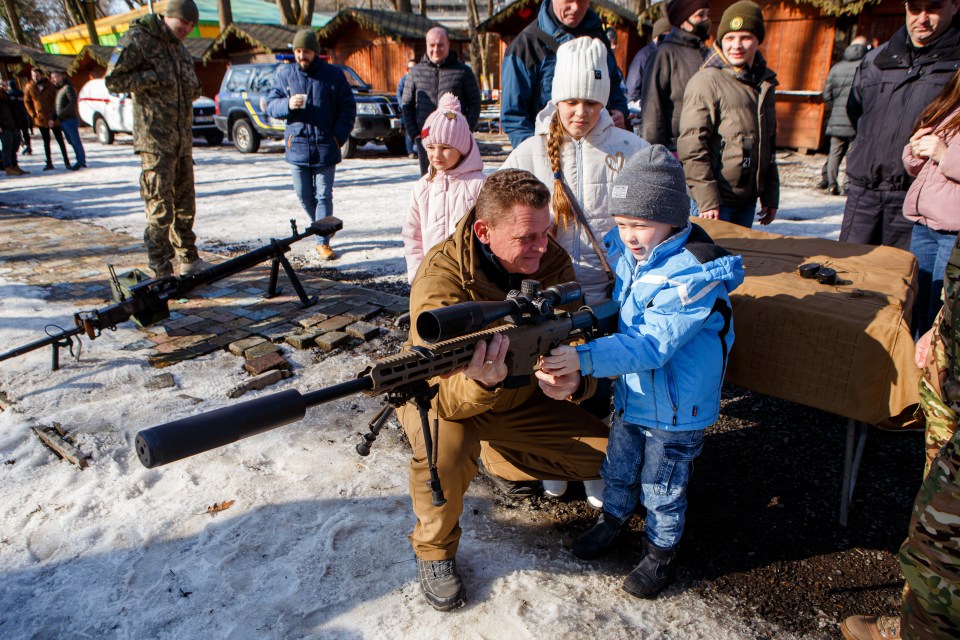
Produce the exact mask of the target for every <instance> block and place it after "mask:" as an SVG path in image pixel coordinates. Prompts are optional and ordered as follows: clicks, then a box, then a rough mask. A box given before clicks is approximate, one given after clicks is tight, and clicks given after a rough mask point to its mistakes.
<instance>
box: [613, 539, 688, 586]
mask: <svg viewBox="0 0 960 640" xmlns="http://www.w3.org/2000/svg"><path fill="white" fill-rule="evenodd" d="M644 546H645V547H646V555H645V556H644V557H643V560H641V561H640V564H638V565H637V566H636V568H635V569H634V570H633V571H631V572H630V575H628V576H627V577H626V578H624V580H623V590H624V591H626V592H627V593H629V594H630V595H633V596H637V597H638V598H652V597H654V596H655V595H657V594H658V593H660V592H661V591H663V589H664V588H665V587H666V586H667V585H668V584H670V583H671V582H673V574H674V573H675V572H676V567H675V566H674V561H675V560H676V557H677V547H676V546H673V547H670V548H668V549H664V548H661V547H658V546H657V545H655V544H653V543H651V542H650V541H646V542H645V543H644Z"/></svg>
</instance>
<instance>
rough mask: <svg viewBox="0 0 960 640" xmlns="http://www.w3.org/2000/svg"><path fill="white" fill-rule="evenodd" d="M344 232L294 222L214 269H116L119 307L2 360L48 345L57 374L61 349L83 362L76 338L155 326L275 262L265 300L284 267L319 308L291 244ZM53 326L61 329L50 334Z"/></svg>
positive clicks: (86, 315) (334, 225) (332, 223)
mask: <svg viewBox="0 0 960 640" xmlns="http://www.w3.org/2000/svg"><path fill="white" fill-rule="evenodd" d="M342 228H343V222H341V221H340V219H339V218H334V217H332V216H330V217H327V218H323V219H321V220H317V221H315V222H313V223H312V224H311V225H310V226H309V227H307V228H306V229H304V230H303V232H302V233H301V232H299V231H298V230H297V223H296V222H295V221H294V220H291V221H290V229H291V231H292V234H291V235H290V236H288V237H286V238H280V239H276V238H271V240H270V243H269V244H266V245H264V246H262V247H259V248H257V249H254V250H252V251H248V252H247V253H244V254H242V255H239V256H237V257H236V258H232V259H230V260H227V261H226V262H221V263H220V264H216V265H213V266H212V267H210V268H208V269H204V270H203V271H198V272H196V273H191V274H189V275H185V276H163V277H161V278H150V277H149V276H147V275H146V274H145V273H143V272H142V271H140V270H139V269H133V270H132V271H129V272H127V273H123V274H120V276H119V277H118V276H117V274H116V273H115V272H114V271H113V267H112V266H111V267H110V276H111V283H110V285H111V288H112V289H113V298H114V300H115V302H114V304H111V305H109V306H107V307H103V308H101V309H94V310H93V311H80V312H78V313H75V314H74V316H73V322H74V325H75V326H74V327H73V328H72V329H62V328H60V327H58V326H56V325H48V326H47V337H46V338H44V339H42V340H37V341H35V342H31V343H30V344H26V345H23V346H22V347H18V348H16V349H14V350H12V351H8V352H6V353H3V354H0V362H2V361H4V360H8V359H10V358H16V357H17V356H20V355H23V354H25V353H29V352H31V351H35V350H36V349H41V348H43V347H46V346H48V345H49V346H51V347H52V348H53V353H52V354H51V367H52V369H53V370H54V371H56V370H58V369H59V368H60V349H62V348H68V349H69V350H70V355H73V356H74V357H75V358H76V359H77V360H79V359H80V351H81V349H82V346H83V345H82V343H81V342H80V339H79V337H78V338H77V340H76V344H77V351H76V353H74V350H73V346H74V336H79V335H80V334H86V336H87V338H89V339H90V340H95V339H96V338H98V337H99V336H100V335H101V334H102V333H103V331H104V329H110V330H111V331H116V329H117V324H119V323H121V322H126V321H127V320H130V319H131V318H133V320H134V322H135V323H136V324H137V325H139V326H141V327H146V326H150V325H152V324H155V323H157V322H160V321H161V320H164V319H166V318H168V317H169V316H170V308H169V302H170V300H171V299H173V300H176V299H177V298H182V297H183V296H184V295H186V294H187V293H189V292H190V291H193V290H194V289H196V288H198V287H202V286H204V285H207V284H210V283H212V282H216V281H218V280H223V279H224V278H229V277H230V276H232V275H235V274H237V273H240V272H241V271H245V270H247V269H249V268H251V267H254V266H256V265H258V264H260V263H261V262H265V261H267V260H272V261H273V264H272V265H271V270H270V284H269V286H268V287H267V292H266V293H265V294H264V297H265V298H272V297H273V296H275V295H277V293H278V292H279V289H278V288H277V278H278V277H279V271H280V267H281V266H282V267H283V270H284V272H285V273H286V274H287V277H288V278H289V280H290V283H291V284H292V285H293V288H294V289H295V290H296V292H297V295H298V296H299V297H300V302H301V305H302V306H303V307H309V306H310V305H313V304H316V302H317V296H313V297H308V296H307V293H306V291H304V289H303V285H302V284H301V283H300V279H299V278H298V277H297V273H296V272H295V271H294V270H293V267H292V266H291V265H290V261H289V260H287V258H286V256H285V255H284V254H285V253H286V252H288V251H289V250H290V245H292V244H293V243H294V242H296V241H298V240H302V239H303V238H306V237H308V236H312V235H318V236H332V235H333V234H334V233H336V232H337V231H339V230H340V229H342ZM51 328H52V329H56V330H57V331H56V332H51V331H50V330H51Z"/></svg>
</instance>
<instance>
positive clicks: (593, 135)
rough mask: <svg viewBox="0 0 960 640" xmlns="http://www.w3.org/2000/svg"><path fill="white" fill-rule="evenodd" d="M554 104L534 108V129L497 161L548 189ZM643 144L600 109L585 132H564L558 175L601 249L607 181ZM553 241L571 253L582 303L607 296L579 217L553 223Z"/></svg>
mask: <svg viewBox="0 0 960 640" xmlns="http://www.w3.org/2000/svg"><path fill="white" fill-rule="evenodd" d="M556 109H557V108H556V105H554V103H553V102H552V101H551V102H548V103H547V106H546V107H544V109H543V111H541V112H540V113H539V114H537V124H536V135H535V136H534V137H532V138H527V139H526V140H524V141H523V142H522V143H521V144H520V146H519V147H517V148H516V149H514V150H513V152H512V153H511V154H510V157H508V158H507V160H506V161H505V162H504V163H503V166H502V167H500V168H501V169H526V170H527V171H529V172H531V173H533V174H534V175H535V176H537V178H539V179H540V181H541V182H543V183H544V184H545V185H547V187H548V188H549V189H550V193H551V194H552V193H553V185H554V180H553V169H551V168H550V157H549V155H548V154H547V138H548V137H549V135H550V120H551V119H552V118H553V114H554V112H555V111H556ZM649 146H650V144H649V143H647V141H646V140H643V139H642V138H639V137H637V136H636V135H635V134H634V133H632V132H630V131H626V130H624V129H620V128H618V127H617V126H616V125H614V124H613V120H612V119H611V118H610V115H609V114H608V113H607V112H606V110H604V111H602V112H601V114H600V121H599V122H597V125H596V126H595V127H594V128H593V129H592V130H591V131H590V133H588V134H587V135H586V136H584V137H583V138H582V139H580V140H574V139H573V138H572V137H570V136H567V137H566V138H565V140H564V142H563V146H562V147H561V148H560V166H561V168H562V170H563V179H564V180H565V181H566V183H567V186H569V187H570V191H572V192H573V194H574V196H576V198H577V202H578V203H579V204H580V208H581V210H582V211H583V215H584V217H585V218H586V219H587V223H588V224H589V225H590V230H591V231H593V235H594V237H595V238H596V239H597V242H598V243H600V248H601V250H602V248H603V236H604V235H605V234H606V233H607V232H608V231H609V230H610V229H612V228H613V226H614V223H613V218H612V217H610V214H609V213H607V198H608V194H609V191H610V187H611V186H612V185H613V181H614V180H615V179H616V177H617V176H618V175H620V169H621V167H623V164H624V163H625V162H626V160H627V158H629V157H630V156H632V155H633V154H634V153H636V152H637V151H639V150H640V149H643V148H644V147H649ZM551 214H552V212H551ZM557 242H559V243H560V245H561V246H562V247H563V248H564V249H566V250H567V252H568V253H569V254H570V257H571V258H572V259H573V268H574V270H575V271H576V274H577V282H579V283H580V286H581V287H582V288H583V293H584V297H585V299H586V302H587V304H594V303H596V302H599V301H600V300H604V299H606V298H609V297H610V296H609V295H607V283H608V282H609V279H608V277H607V274H606V273H605V272H604V270H603V265H602V264H601V262H600V257H599V256H598V255H597V252H596V251H595V250H594V247H593V244H592V243H591V242H590V236H589V235H587V232H586V230H585V229H583V228H582V226H581V225H580V224H579V223H577V224H576V226H573V225H571V226H570V227H568V228H567V229H560V228H558V229H557ZM611 268H613V266H612V265H611Z"/></svg>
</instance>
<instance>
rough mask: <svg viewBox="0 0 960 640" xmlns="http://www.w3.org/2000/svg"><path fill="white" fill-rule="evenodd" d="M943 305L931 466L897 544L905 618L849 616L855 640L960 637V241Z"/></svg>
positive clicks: (932, 384)
mask: <svg viewBox="0 0 960 640" xmlns="http://www.w3.org/2000/svg"><path fill="white" fill-rule="evenodd" d="M943 300H944V305H943V309H941V311H940V316H939V318H938V319H937V322H936V323H935V324H934V327H933V329H931V330H930V332H929V333H928V334H927V335H925V336H924V337H923V338H921V340H920V343H919V344H918V347H919V348H918V354H922V352H923V351H924V348H925V345H926V344H927V341H928V340H929V345H930V346H929V351H928V352H927V354H926V357H925V358H921V357H920V356H918V359H921V360H925V364H926V366H925V370H924V375H923V378H922V379H921V381H920V409H921V410H922V411H923V416H924V418H925V420H926V423H927V426H926V434H925V438H924V441H925V445H926V451H927V464H926V468H925V470H924V473H925V476H924V480H923V484H922V485H921V486H920V492H919V493H918V494H917V499H916V502H914V505H913V515H912V516H911V518H910V528H909V530H908V534H907V540H906V541H905V542H904V543H903V546H902V547H900V567H901V569H902V570H903V575H904V577H905V578H906V586H905V587H904V590H903V612H902V615H901V617H900V619H899V620H898V619H896V618H886V617H876V616H852V617H850V618H847V619H846V620H844V622H843V624H842V625H841V627H840V629H841V631H842V632H843V635H844V637H846V638H850V639H852V640H881V639H884V640H888V639H895V638H901V637H902V638H904V639H909V640H921V639H922V640H928V639H929V640H932V639H934V638H936V639H941V638H960V433H958V431H957V421H958V416H960V244H957V245H954V248H953V253H952V254H951V256H950V262H949V264H948V265H947V272H946V276H945V277H944V289H943Z"/></svg>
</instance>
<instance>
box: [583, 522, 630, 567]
mask: <svg viewBox="0 0 960 640" xmlns="http://www.w3.org/2000/svg"><path fill="white" fill-rule="evenodd" d="M627 520H629V518H627ZM627 520H621V519H620V518H617V517H616V516H612V515H610V514H609V513H607V512H606V511H604V512H603V513H601V514H600V518H599V519H598V520H597V523H596V524H595V525H593V527H591V528H590V529H588V530H587V531H586V533H583V534H581V535H580V537H579V538H577V539H576V540H574V541H573V544H572V545H571V546H570V550H571V551H572V552H573V555H575V556H577V557H578V558H580V559H581V560H594V559H596V558H599V557H600V556H602V555H603V554H605V553H606V552H607V551H609V550H610V547H612V546H613V543H614V542H616V540H617V536H619V535H620V531H621V530H622V529H623V525H625V524H626V523H627Z"/></svg>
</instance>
